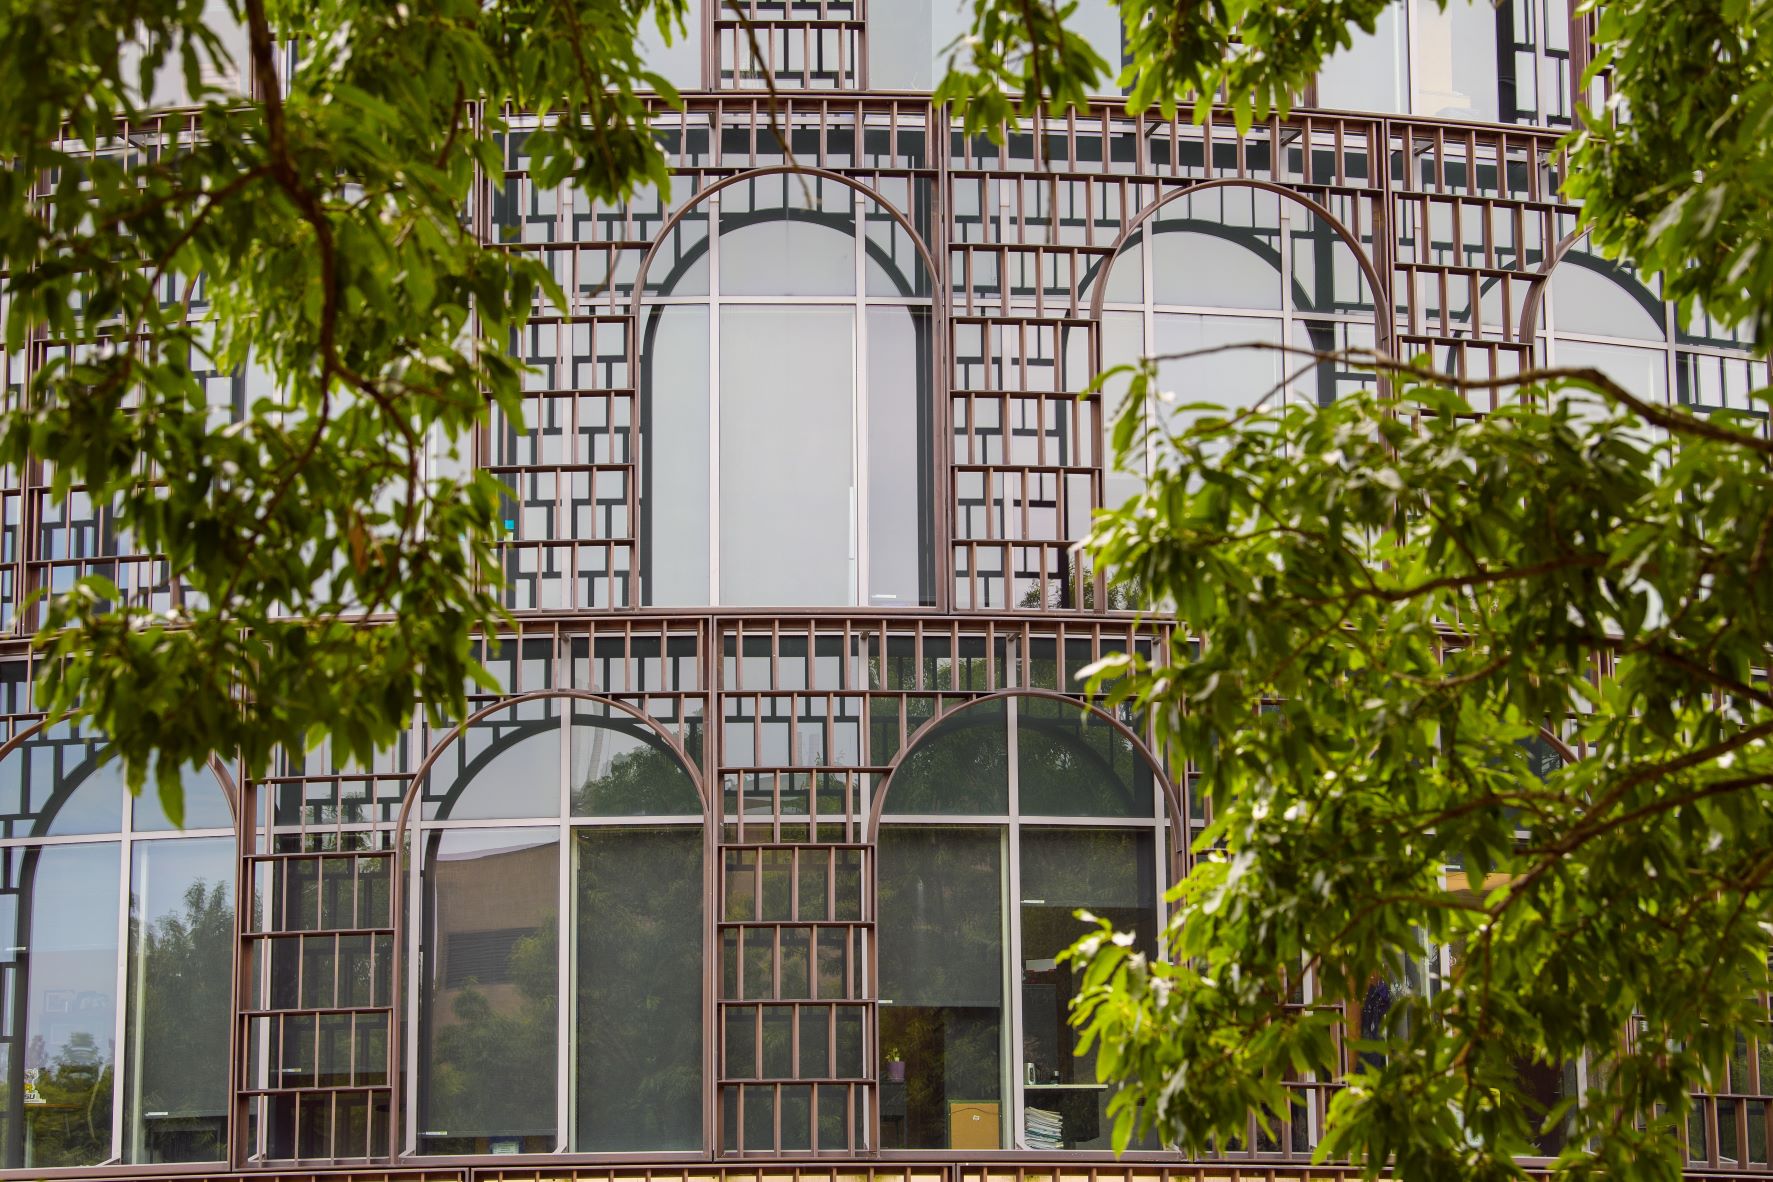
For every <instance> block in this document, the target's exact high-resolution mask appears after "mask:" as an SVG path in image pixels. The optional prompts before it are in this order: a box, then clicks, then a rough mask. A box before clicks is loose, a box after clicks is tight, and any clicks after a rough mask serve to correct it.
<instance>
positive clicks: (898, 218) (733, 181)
mask: <svg viewBox="0 0 1773 1182" xmlns="http://www.w3.org/2000/svg"><path fill="white" fill-rule="evenodd" d="M784 175H793V176H804V177H812V178H814V179H817V180H824V181H832V182H835V183H836V184H839V185H842V186H844V187H845V188H846V189H850V190H853V191H854V192H857V193H860V194H861V195H862V196H864V197H866V198H868V200H870V201H872V202H874V203H875V204H876V205H878V206H880V207H881V208H882V209H884V210H886V211H887V213H888V214H889V215H891V216H892V219H893V220H894V221H895V222H897V223H899V228H900V229H902V230H904V231H905V233H906V234H908V235H910V236H911V245H913V246H915V247H916V248H917V253H918V256H919V257H920V258H922V259H923V265H924V268H925V269H926V270H927V271H928V272H929V274H930V284H931V286H932V288H933V287H934V286H935V285H936V284H938V283H940V282H941V276H942V272H941V270H940V269H939V268H938V267H937V266H936V259H935V256H934V255H932V254H931V253H930V248H929V246H928V244H926V243H925V242H924V240H923V235H922V234H919V233H918V232H917V227H916V226H914V225H912V224H911V219H910V218H908V217H906V216H905V214H904V213H903V212H902V211H901V210H900V209H899V207H898V206H896V205H894V204H893V203H892V202H891V201H888V200H887V199H886V198H885V197H884V196H882V195H881V194H880V192H879V191H878V190H875V189H873V188H870V187H869V186H868V185H864V184H863V183H862V182H861V181H858V180H856V179H855V178H854V177H849V176H845V175H843V174H842V173H840V172H831V171H829V170H827V169H823V168H808V167H806V166H805V165H799V164H772V165H770V166H769V167H767V168H753V169H749V170H747V171H745V172H739V173H734V174H733V175H732V176H729V177H722V178H721V179H720V180H718V181H715V182H714V183H713V184H711V185H709V186H708V187H707V188H705V189H703V190H702V191H701V192H699V193H697V194H696V195H695V196H694V197H692V198H691V199H690V200H689V201H687V202H685V203H684V206H683V208H682V209H679V210H678V211H676V212H675V213H673V214H672V215H671V216H670V217H668V218H666V219H665V223H664V224H663V225H662V226H660V227H659V232H658V233H657V234H655V235H654V236H653V244H652V245H651V246H649V247H647V248H646V254H644V255H642V256H641V259H640V269H639V270H638V271H637V272H635V275H634V294H633V295H632V296H631V297H630V298H631V300H632V302H633V307H634V317H635V319H636V320H638V319H639V318H640V315H641V312H642V311H643V310H644V309H645V307H646V276H647V272H648V271H650V270H651V269H652V265H653V258H654V256H656V255H657V254H658V253H659V248H660V247H661V246H663V245H664V244H665V239H666V238H667V237H668V236H669V235H670V233H671V231H673V230H675V229H676V228H677V227H678V225H679V223H681V222H682V221H683V219H684V218H686V217H688V216H689V212H690V211H691V210H692V209H694V208H696V206H698V205H700V204H702V203H703V202H704V201H707V200H708V198H710V197H712V196H714V195H715V194H716V193H718V192H720V191H721V190H722V189H730V188H732V187H733V186H734V185H737V184H739V183H741V182H743V181H753V180H757V179H758V178H760V177H766V176H784ZM719 232H720V227H719V226H718V225H716V226H712V227H710V229H709V233H711V234H718V233H719ZM932 299H933V295H932ZM934 302H935V303H936V304H937V305H938V306H940V304H941V301H940V300H935V301H934Z"/></svg>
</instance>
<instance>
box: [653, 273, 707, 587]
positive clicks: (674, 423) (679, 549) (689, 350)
mask: <svg viewBox="0 0 1773 1182" xmlns="http://www.w3.org/2000/svg"><path fill="white" fill-rule="evenodd" d="M649 335H650V336H651V339H650V340H649V341H648V342H647V350H648V352H647V358H648V364H647V381H648V390H647V398H646V403H645V406H644V408H643V410H642V414H643V415H645V416H646V417H645V421H644V422H643V423H642V427H641V430H642V433H643V435H644V437H645V438H646V439H647V441H648V451H647V457H646V460H647V462H646V466H645V469H644V471H643V472H642V474H641V480H642V493H641V495H642V498H643V500H644V502H645V504H644V505H643V506H642V512H643V515H644V516H645V517H646V519H647V532H646V538H647V542H648V547H647V551H646V553H645V554H643V555H642V562H644V563H645V564H646V570H647V574H648V589H647V590H648V595H647V602H649V603H651V604H655V605H658V606H663V607H682V606H695V605H700V604H706V603H709V602H710V598H709V590H710V589H709V586H708V560H709V536H708V518H709V509H708V500H709V490H708V457H709V450H708V449H709V441H708V429H709V421H708V309H707V308H705V307H695V306H684V307H670V308H660V309H657V310H656V311H654V313H653V315H652V322H651V331H650V334H649Z"/></svg>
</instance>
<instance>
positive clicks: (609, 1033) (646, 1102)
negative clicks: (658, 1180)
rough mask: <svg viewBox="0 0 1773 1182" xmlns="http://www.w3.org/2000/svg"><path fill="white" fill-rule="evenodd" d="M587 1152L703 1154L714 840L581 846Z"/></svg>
mask: <svg viewBox="0 0 1773 1182" xmlns="http://www.w3.org/2000/svg"><path fill="white" fill-rule="evenodd" d="M575 839H576V841H577V844H578V850H577V864H578V870H577V876H578V923H577V940H576V945H575V948H574V956H575V957H576V958H577V967H578V981H577V984H576V988H575V996H576V998H577V1006H578V1014H577V1029H576V1030H575V1032H574V1047H575V1051H574V1063H575V1070H576V1072H577V1080H578V1087H577V1095H578V1112H577V1117H576V1121H575V1125H576V1131H577V1148H578V1149H580V1150H582V1151H588V1152H603V1151H614V1150H642V1149H646V1150H657V1149H699V1148H701V1145H702V831H701V829H699V828H689V827H679V828H673V829H590V830H582V831H580V832H579V833H578V834H576V838H575Z"/></svg>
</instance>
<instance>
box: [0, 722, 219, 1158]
mask: <svg viewBox="0 0 1773 1182" xmlns="http://www.w3.org/2000/svg"><path fill="white" fill-rule="evenodd" d="M99 753H100V745H99V744H98V743H97V742H96V741H94V740H92V739H90V738H84V737H81V736H79V735H77V734H73V733H71V732H70V731H68V730H67V729H65V728H60V727H58V728H54V729H50V730H45V731H43V732H41V733H39V734H37V735H35V736H33V737H32V738H30V739H28V740H26V741H25V742H24V743H22V744H21V745H19V746H18V747H17V748H15V749H14V750H13V751H11V752H10V753H9V754H8V755H7V756H6V758H5V759H4V760H0V917H4V918H3V919H0V923H3V924H4V926H5V928H6V930H5V931H4V932H0V937H4V938H3V939H0V945H3V947H0V981H3V982H4V988H3V990H0V997H3V998H4V1005H5V1006H6V1014H5V1019H4V1022H0V1096H3V1097H4V1101H3V1102H0V1147H3V1151H4V1156H3V1157H0V1162H3V1164H4V1166H5V1167H6V1168H9V1169H20V1168H25V1169H52V1168H56V1167H61V1166H91V1165H101V1164H105V1163H129V1164H143V1163H149V1162H187V1161H193V1162H200V1161H219V1160H222V1159H223V1158H224V1157H225V1156H226V1147H227V1127H228V1034H229V1024H230V1020H231V1014H232V1013H233V1003H232V996H231V989H232V982H233V972H232V964H233V951H234V871H235V862H234V839H233V838H234V833H233V820H232V814H231V811H230V808H229V805H228V801H227V797H226V795H225V794H224V791H223V788H222V785H221V782H220V781H219V780H218V779H217V778H216V777H215V776H214V775H213V774H212V773H211V772H210V771H209V770H208V769H207V768H195V769H190V770H189V771H187V773H186V774H185V776H184V800H185V805H184V808H185V815H184V828H183V829H182V830H181V829H179V828H176V827H175V826H174V825H173V824H172V822H171V820H170V819H169V818H168V817H167V815H166V813H165V811H164V810H163V809H162V808H161V807H160V804H159V801H158V798H157V797H156V796H155V794H154V790H153V786H152V785H151V784H150V785H149V787H148V789H147V790H146V791H145V792H144V794H143V795H142V796H139V797H131V796H130V795H129V793H128V792H126V791H125V790H124V783H123V775H122V768H121V766H120V765H118V764H115V763H101V762H100V760H99Z"/></svg>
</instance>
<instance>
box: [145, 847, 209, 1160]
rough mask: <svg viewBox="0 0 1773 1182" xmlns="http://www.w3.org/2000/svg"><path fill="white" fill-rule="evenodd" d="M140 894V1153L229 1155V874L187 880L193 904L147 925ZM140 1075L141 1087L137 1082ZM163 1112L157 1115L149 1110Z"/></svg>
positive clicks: (187, 901)
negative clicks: (142, 917) (225, 877)
mask: <svg viewBox="0 0 1773 1182" xmlns="http://www.w3.org/2000/svg"><path fill="white" fill-rule="evenodd" d="M138 906H139V900H137V899H135V898H133V897H132V898H131V902H130V946H131V947H132V948H139V949H141V954H140V960H139V962H138V963H137V964H136V965H135V966H134V972H135V974H137V975H138V976H139V984H137V985H135V988H138V989H139V990H140V991H141V992H140V993H139V994H138V995H137V996H138V997H139V998H140V1009H139V1011H136V1012H132V1013H131V1014H130V1018H129V1022H130V1046H131V1047H132V1048H135V1051H134V1055H135V1059H134V1063H133V1065H132V1066H131V1070H132V1071H138V1072H140V1073H141V1080H140V1088H141V1099H140V1103H139V1105H137V1104H135V1103H133V1102H132V1104H131V1108H130V1111H129V1120H130V1123H131V1126H132V1132H131V1137H130V1139H131V1141H132V1142H133V1141H136V1140H137V1138H140V1141H139V1142H138V1143H137V1144H136V1145H135V1146H134V1149H133V1153H132V1157H133V1158H134V1159H135V1160H138V1161H216V1160H219V1159H221V1158H222V1157H224V1156H225V1137H226V1133H227V1111H228V1095H227V1093H228V1017H227V1016H228V1013H229V1010H230V1009H231V1007H232V1002H231V999H230V996H229V982H230V963H231V962H230V953H231V951H232V948H233V924H234V903H233V899H232V891H231V889H230V888H229V886H228V884H227V883H224V882H216V883H208V882H205V881H203V880H201V879H199V880H198V881H196V882H193V883H191V884H190V885H189V886H188V887H186V888H185V895H184V909H183V910H182V911H181V912H178V913H175V914H172V915H163V916H161V917H160V918H159V919H157V920H155V921H154V922H153V923H151V924H149V925H148V926H147V930H146V931H145V932H144V931H142V930H141V920H140V919H139V917H138V916H137V914H136V909H137V907H138ZM133 1086H134V1085H132V1090H133ZM150 1113H155V1114H163V1115H159V1116H154V1117H152V1118H150V1117H149V1116H148V1114H150Z"/></svg>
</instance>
